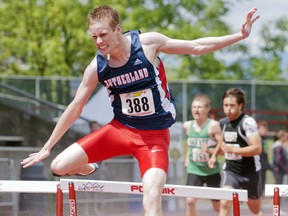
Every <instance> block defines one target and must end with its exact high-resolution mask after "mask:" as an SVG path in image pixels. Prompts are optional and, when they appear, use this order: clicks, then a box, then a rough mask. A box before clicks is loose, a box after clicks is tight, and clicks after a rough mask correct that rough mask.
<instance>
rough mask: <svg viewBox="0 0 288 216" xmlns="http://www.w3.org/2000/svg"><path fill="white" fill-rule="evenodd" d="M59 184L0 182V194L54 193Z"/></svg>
mask: <svg viewBox="0 0 288 216" xmlns="http://www.w3.org/2000/svg"><path fill="white" fill-rule="evenodd" d="M59 183H60V182H59V181H25V180H23V181H22V180H19V181H18V180H0V193H1V192H10V193H11V192H18V193H56V192H57V185H58V184H59Z"/></svg>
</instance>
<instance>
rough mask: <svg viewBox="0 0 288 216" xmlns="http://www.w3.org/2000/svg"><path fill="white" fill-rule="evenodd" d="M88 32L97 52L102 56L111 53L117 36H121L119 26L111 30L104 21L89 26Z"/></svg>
mask: <svg viewBox="0 0 288 216" xmlns="http://www.w3.org/2000/svg"><path fill="white" fill-rule="evenodd" d="M89 32H90V34H91V36H92V38H93V41H94V43H95V44H96V46H97V48H98V51H99V52H101V53H102V54H103V55H107V54H109V53H111V51H113V48H114V47H115V46H116V45H117V41H118V40H117V37H118V36H119V34H122V33H121V28H120V25H119V26H117V27H116V29H115V30H113V29H112V28H111V26H110V25H109V22H108V21H106V20H103V21H101V22H95V23H94V24H92V25H90V26H89Z"/></svg>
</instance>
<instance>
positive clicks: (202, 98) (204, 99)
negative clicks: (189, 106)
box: [192, 94, 211, 107]
mask: <svg viewBox="0 0 288 216" xmlns="http://www.w3.org/2000/svg"><path fill="white" fill-rule="evenodd" d="M194 101H202V102H204V104H205V106H206V107H211V100H210V97H209V96H208V95H207V94H197V95H195V96H194V98H193V100H192V103H193V102H194Z"/></svg>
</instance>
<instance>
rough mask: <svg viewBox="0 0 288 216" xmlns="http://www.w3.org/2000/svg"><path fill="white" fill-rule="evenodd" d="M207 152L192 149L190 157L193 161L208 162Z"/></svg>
mask: <svg viewBox="0 0 288 216" xmlns="http://www.w3.org/2000/svg"><path fill="white" fill-rule="evenodd" d="M209 158H210V157H209V154H208V153H207V152H203V151H202V150H201V149H193V151H192V159H193V161H195V162H202V163H203V162H208V161H209Z"/></svg>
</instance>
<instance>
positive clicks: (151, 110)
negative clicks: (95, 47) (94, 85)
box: [96, 30, 176, 130]
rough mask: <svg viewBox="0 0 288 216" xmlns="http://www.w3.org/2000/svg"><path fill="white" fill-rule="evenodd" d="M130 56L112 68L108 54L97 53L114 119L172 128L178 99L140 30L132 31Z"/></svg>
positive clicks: (146, 127)
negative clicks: (146, 47)
mask: <svg viewBox="0 0 288 216" xmlns="http://www.w3.org/2000/svg"><path fill="white" fill-rule="evenodd" d="M130 34H131V55H130V58H129V60H128V62H127V63H126V64H125V65H124V66H122V67H119V68H112V67H109V65H108V63H107V61H106V59H105V57H104V56H103V55H102V54H101V53H100V52H98V53H97V55H96V58H97V65H98V77H99V82H100V83H102V84H103V85H104V86H105V87H106V89H107V91H108V95H109V97H110V100H111V105H112V107H113V112H114V118H115V119H117V120H118V121H119V122H121V123H122V124H124V125H126V126H128V127H131V128H136V129H140V130H159V129H164V128H168V127H170V126H171V125H172V124H173V123H174V122H175V118H176V109H175V102H174V99H173V98H172V96H171V93H170V90H169V86H168V83H167V80H166V74H165V68H164V65H163V63H162V61H161V59H160V58H158V59H159V66H158V67H154V66H153V65H152V64H151V63H150V62H149V61H148V59H147V58H146V56H145V54H144V51H143V49H142V45H141V41H140V38H139V31H137V30H133V31H130Z"/></svg>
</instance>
